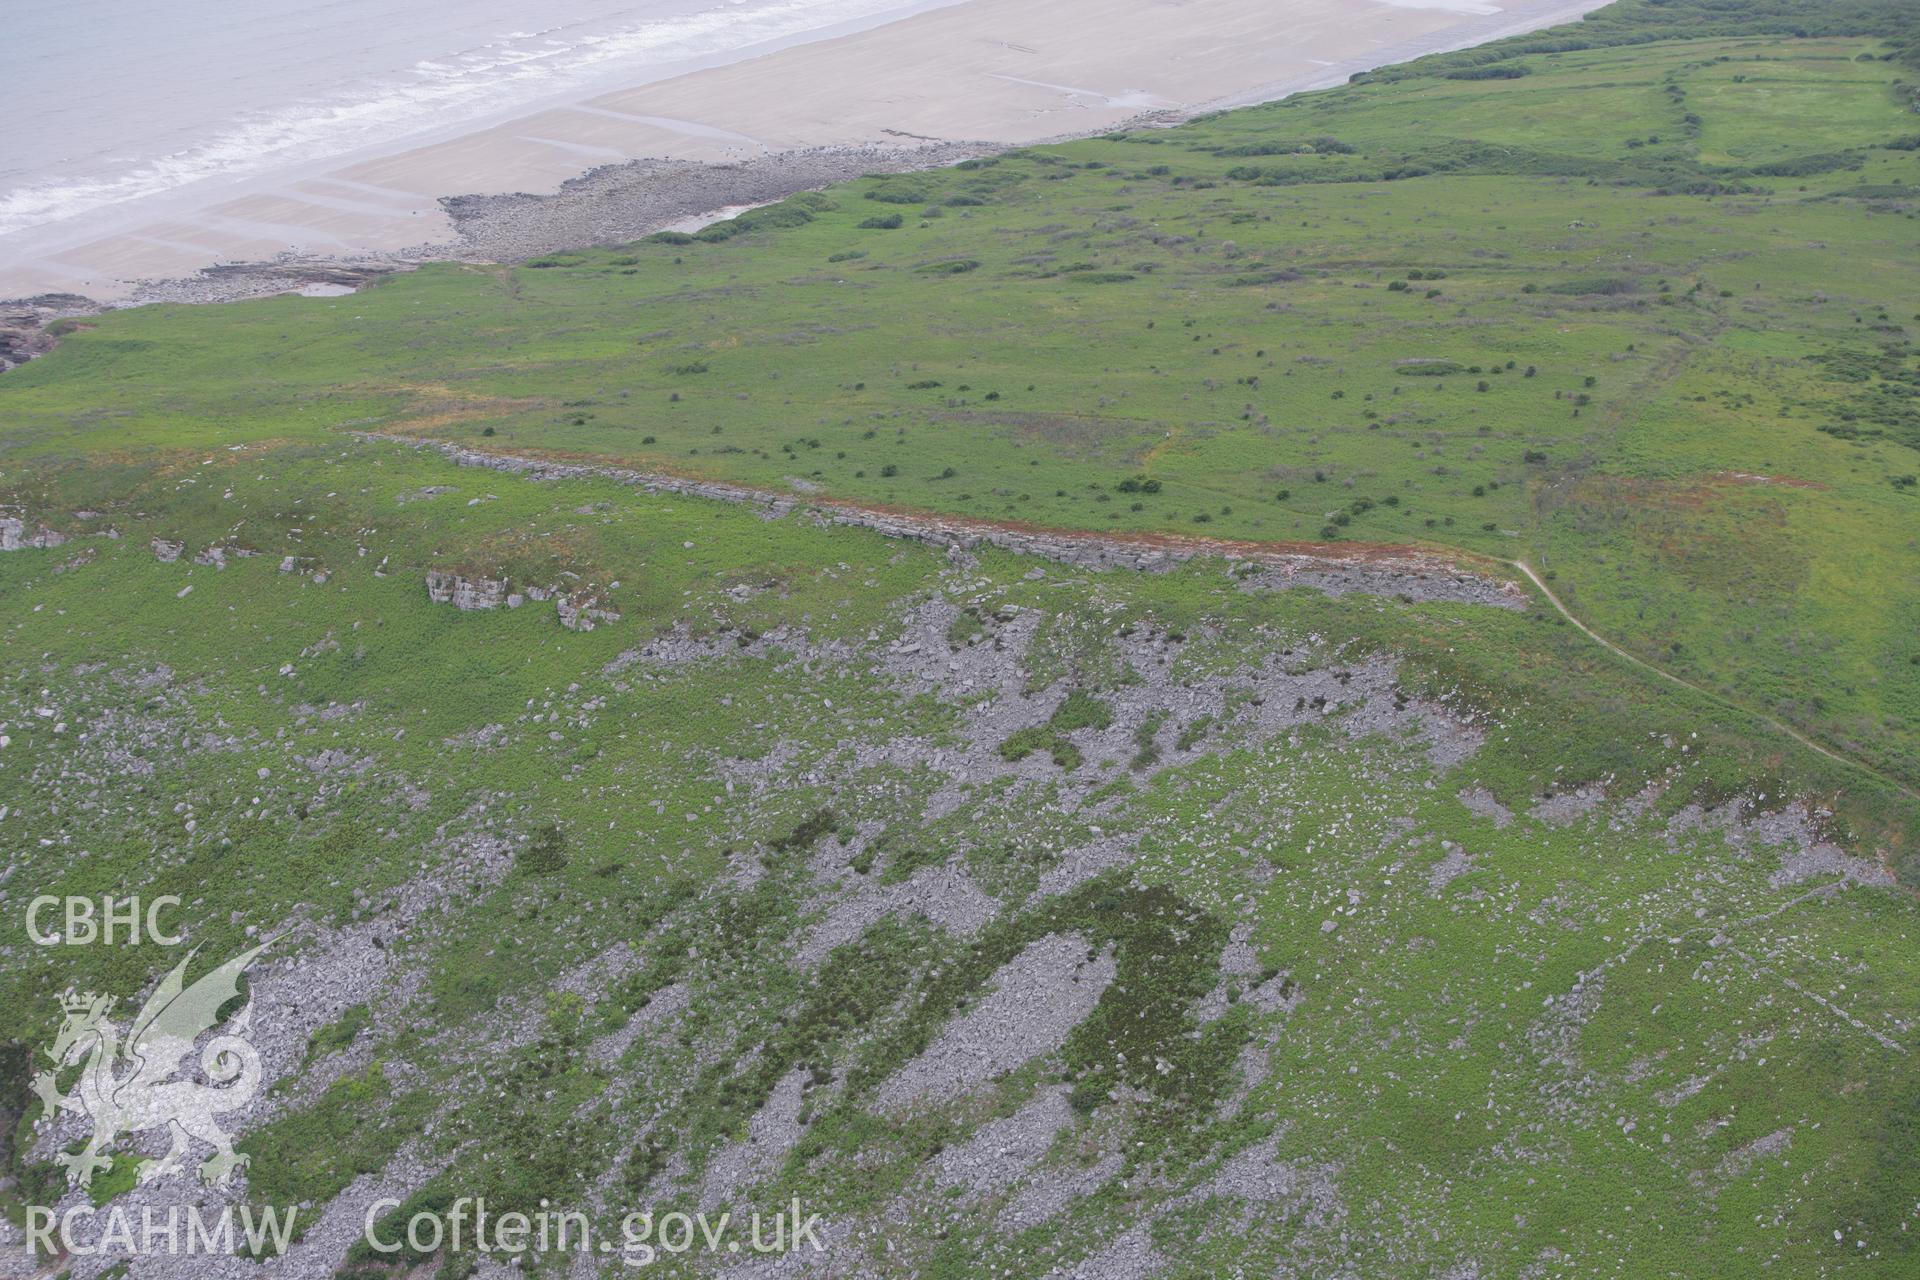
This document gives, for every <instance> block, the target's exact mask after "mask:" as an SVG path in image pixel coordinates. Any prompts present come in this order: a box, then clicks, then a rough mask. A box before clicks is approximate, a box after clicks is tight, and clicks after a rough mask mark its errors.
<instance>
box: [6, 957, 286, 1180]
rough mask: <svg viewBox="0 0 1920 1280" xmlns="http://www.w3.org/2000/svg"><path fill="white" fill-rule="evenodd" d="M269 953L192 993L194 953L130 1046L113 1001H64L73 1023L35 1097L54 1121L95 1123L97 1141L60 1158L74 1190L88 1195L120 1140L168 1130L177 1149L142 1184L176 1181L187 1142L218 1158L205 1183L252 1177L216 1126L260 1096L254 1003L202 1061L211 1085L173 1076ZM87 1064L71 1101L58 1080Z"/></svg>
mask: <svg viewBox="0 0 1920 1280" xmlns="http://www.w3.org/2000/svg"><path fill="white" fill-rule="evenodd" d="M264 947H265V944H264V943H263V944H262V945H261V946H258V947H255V948H254V949H253V950H251V951H248V952H246V953H245V954H243V955H241V956H238V957H236V958H235V959H232V960H229V961H227V963H225V964H223V965H221V966H220V967H219V968H218V969H215V970H214V971H213V972H212V973H209V974H207V975H206V976H204V977H202V978H200V979H199V980H198V981H196V982H195V983H194V984H193V985H192V986H190V987H189V986H186V985H185V977H186V970H187V963H188V961H190V960H192V959H193V953H191V952H190V953H188V955H187V958H186V959H185V960H182V961H181V962H180V963H179V964H177V965H175V966H174V967H173V971H172V972H171V973H169V974H168V975H167V976H166V977H165V978H164V979H163V980H162V981H161V983H160V985H159V986H158V987H157V988H155V990H154V993H153V994H152V995H151V996H149V997H147V1002H146V1004H144V1005H142V1006H141V1009H140V1013H139V1016H138V1017H136V1018H134V1020H133V1024H132V1025H131V1026H130V1027H129V1028H128V1030H127V1038H126V1042H125V1044H124V1045H123V1044H122V1043H121V1041H120V1032H119V1030H118V1029H117V1028H116V1027H115V1026H114V1025H113V1023H112V1021H111V1020H110V1019H109V1016H108V1015H109V1014H111V1013H112V1011H113V1006H114V1003H115V1001H114V997H112V996H101V995H95V994H93V993H92V992H87V993H84V994H76V993H75V992H73V991H72V990H69V991H67V992H66V993H65V994H64V995H62V996H61V997H60V1003H61V1007H62V1008H63V1009H65V1010H66V1015H67V1017H66V1021H65V1023H63V1024H62V1025H61V1027H60V1034H59V1035H57V1036H55V1037H54V1041H53V1047H52V1048H50V1049H48V1050H47V1057H49V1058H50V1059H52V1060H53V1063H54V1070H53V1071H42V1072H40V1073H39V1074H38V1075H36V1076H35V1077H34V1078H33V1091H34V1092H35V1093H37V1094H39V1095H40V1100H41V1102H43V1103H45V1104H46V1114H48V1115H50V1116H51V1115H53V1114H55V1113H56V1112H57V1111H73V1112H77V1113H79V1114H81V1115H85V1116H90V1117H91V1118H92V1120H93V1136H92V1137H91V1138H89V1139H88V1140H87V1144H86V1146H84V1147H82V1148H81V1149H80V1150H79V1151H77V1152H65V1151H63V1152H61V1153H60V1155H59V1157H58V1159H59V1162H60V1163H61V1164H62V1165H64V1166H66V1170H67V1178H68V1181H69V1182H71V1183H72V1184H73V1185H75V1186H79V1187H85V1186H89V1185H91V1184H92V1182H93V1175H94V1174H95V1173H96V1172H98V1171H99V1170H102V1169H105V1168H108V1167H110V1166H111V1165H112V1164H113V1158H112V1157H111V1156H108V1155H106V1154H104V1152H105V1151H106V1149H107V1148H108V1147H109V1146H111V1145H112V1144H113V1143H114V1142H115V1141H117V1140H118V1139H119V1137H120V1136H121V1135H122V1134H127V1133H137V1132H139V1131H141V1130H144V1129H158V1128H160V1127H162V1126H165V1127H166V1128H167V1129H169V1130H170V1131H171V1133H172V1136H173V1145H172V1146H171V1147H170V1148H168V1150H167V1154H166V1155H165V1156H164V1157H163V1158H161V1159H160V1160H158V1161H156V1162H153V1163H150V1164H147V1165H145V1166H143V1167H142V1168H141V1170H140V1181H141V1182H142V1183H148V1182H152V1181H153V1180H154V1179H156V1178H164V1177H167V1176H168V1175H170V1174H174V1173H177V1172H179V1171H180V1169H181V1167H182V1166H183V1165H184V1164H185V1162H186V1156H187V1150H188V1139H190V1138H198V1139H199V1140H200V1141H202V1142H204V1143H206V1144H207V1145H208V1146H211V1147H212V1148H213V1149H214V1154H213V1155H212V1156H211V1157H210V1158H209V1159H208V1160H207V1161H206V1162H205V1163H203V1164H202V1165H201V1166H200V1177H201V1179H202V1180H203V1181H205V1182H207V1183H210V1184H215V1185H221V1184H224V1183H226V1181H227V1180H228V1179H229V1178H231V1177H232V1176H233V1171H234V1170H235V1169H241V1168H245V1167H246V1164H247V1157H246V1156H245V1155H244V1154H240V1153H237V1152H235V1151H234V1149H233V1143H232V1142H231V1141H229V1140H228V1138H227V1135H226V1134H225V1133H223V1132H221V1130H220V1126H219V1125H218V1124H216V1123H215V1122H214V1116H216V1115H219V1114H221V1113H223V1112H228V1111H235V1110H238V1109H239V1108H241V1107H244V1106H246V1105H247V1103H248V1102H249V1101H250V1100H251V1099H252V1098H253V1094H254V1090H256V1089H257V1088H259V1086H260V1055H259V1053H258V1052H257V1051H255V1049H254V1047H253V1046H252V1045H251V1044H249V1043H247V1041H246V1039H245V1035H246V1032H247V1029H248V1027H249V1025H250V1024H251V1022H252V1016H253V1003H252V1001H251V1000H249V1001H248V1002H247V1004H246V1005H245V1006H244V1007H243V1008H242V1009H241V1010H240V1012H239V1013H238V1014H236V1015H235V1016H234V1017H233V1018H231V1019H229V1020H228V1023H227V1025H226V1027H225V1028H223V1029H222V1032H221V1034H219V1035H217V1036H214V1037H213V1038H212V1039H211V1040H209V1041H208V1042H207V1046H206V1048H205V1049H203V1050H202V1051H201V1053H200V1071H201V1074H202V1075H203V1076H205V1078H206V1080H207V1081H208V1083H205V1084H202V1083H199V1082H198V1081H194V1080H181V1079H176V1078H175V1076H176V1075H177V1073H178V1072H179V1071H180V1070H181V1067H182V1059H184V1058H185V1057H186V1056H187V1054H189V1053H190V1052H192V1050H193V1045H194V1042H195V1041H196V1040H198V1039H199V1038H200V1036H201V1034H202V1033H203V1032H205V1031H208V1030H210V1029H211V1028H212V1027H213V1025H214V1023H215V1021H216V1020H217V1019H218V1017H219V1012H220V1008H221V1006H222V1005H224V1004H226V1003H227V1002H228V1001H230V1000H232V999H233V998H234V997H235V996H237V995H239V994H240V975H241V974H242V973H243V972H245V970H246V967H247V965H248V964H249V963H251V962H252V960H253V958H254V957H255V956H257V955H259V954H260V952H261V951H262V950H263V949H264ZM196 950H197V948H196ZM82 1058H85V1059H86V1065H85V1066H83V1067H82V1068H81V1070H80V1077H79V1079H78V1081H76V1082H75V1085H74V1089H73V1092H72V1093H67V1094H63V1093H61V1092H60V1090H59V1086H58V1084H57V1083H56V1081H55V1072H57V1071H59V1070H60V1068H62V1067H66V1066H71V1065H72V1064H74V1063H76V1062H79V1061H80V1060H81V1059H82ZM128 1068H130V1069H128ZM116 1073H119V1074H116Z"/></svg>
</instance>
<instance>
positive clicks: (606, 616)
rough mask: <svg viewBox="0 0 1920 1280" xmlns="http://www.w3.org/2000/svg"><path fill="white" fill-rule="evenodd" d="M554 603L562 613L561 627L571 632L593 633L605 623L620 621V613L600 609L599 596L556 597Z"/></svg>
mask: <svg viewBox="0 0 1920 1280" xmlns="http://www.w3.org/2000/svg"><path fill="white" fill-rule="evenodd" d="M553 603H554V607H555V608H556V609H557V610H558V611H559V613H560V625H561V626H563V627H565V628H566V629H567V630H569V631H591V630H593V629H594V628H595V627H597V626H599V625H600V624H601V623H603V622H618V621H620V615H619V613H617V612H616V611H614V610H612V609H603V608H601V607H600V600H599V598H598V597H597V596H589V595H570V596H567V595H562V596H555V597H554V599H553Z"/></svg>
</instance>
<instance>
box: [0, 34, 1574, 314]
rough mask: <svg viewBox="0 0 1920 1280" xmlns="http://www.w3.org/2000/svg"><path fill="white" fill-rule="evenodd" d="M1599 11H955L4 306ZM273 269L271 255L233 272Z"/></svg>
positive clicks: (257, 185)
mask: <svg viewBox="0 0 1920 1280" xmlns="http://www.w3.org/2000/svg"><path fill="white" fill-rule="evenodd" d="M1598 7H1599V0H1497V4H1496V3H1495V0H1486V2H1482V0H1049V2H1047V3H1044V4H1037V3H1034V2H1033V0H959V2H958V3H948V4H943V5H936V6H934V7H927V8H923V9H921V10H919V11H914V12H910V13H909V15H908V16H905V17H900V18H898V19H897V20H893V21H887V22H883V23H881V24H880V25H875V26H871V27H868V28H865V29H861V30H855V31H851V32H844V33H842V34H837V35H831V36H829V37H828V38H823V39H817V40H813V41H811V42H803V43H796V44H789V45H788V46H787V47H782V48H777V49H773V50H771V51H761V52H758V53H757V54H755V55H754V56H746V57H743V58H741V59H740V60H737V61H734V62H731V63H728V64H726V65H720V66H709V67H705V68H702V69H699V70H694V71H691V72H687V73H684V74H671V75H667V76H665V77H664V78H660V79H655V80H653V81H651V82H649V83H642V84H636V85H633V86H631V87H628V88H623V89H618V90H615V91H612V92H603V93H598V94H594V95H591V96H588V97H584V98H580V99H578V100H568V101H564V102H556V103H552V104H549V105H546V106H543V107H542V108H540V109H538V110H534V111H531V112H522V113H521V114H517V115H515V116H513V117H512V118H509V119H502V120H492V121H485V122H476V123H475V125H474V127H472V128H470V129H467V130H466V131H464V132H461V133H458V134H457V135H455V136H449V137H437V138H432V139H429V140H426V141H423V142H419V143H418V144H417V145H410V146H405V147H403V148H402V149H399V150H389V151H387V152H386V153H383V154H373V155H355V156H347V157H337V158H335V159H334V160H332V161H329V162H327V163H325V164H321V165H315V166H309V167H307V168H305V169H302V170H295V171H290V172H282V173H276V174H273V175H271V176H269V177H265V178H259V179H255V180H252V181H248V182H238V183H228V184H225V185H221V184H216V183H211V182H209V183H205V184H199V185H197V186H194V187H188V188H183V189H182V190H180V191H178V192H176V193H173V194H171V195H169V196H167V197H164V198H155V199H152V200H148V201H145V202H133V203H130V204H129V205H127V206H125V207H122V208H117V209H114V210H102V211H99V212H98V213H97V214H93V215H89V216H87V217H84V218H76V219H71V220H69V221H66V222H57V223H50V224H47V225H45V226H42V227H36V228H30V229H28V230H26V231H22V232H18V233H15V234H13V235H10V236H6V237H4V238H0V298H28V297H32V296H36V295H44V294H53V293H63V294H78V295H82V296H84V297H86V298H89V299H92V300H95V301H97V302H101V303H108V304H113V303H121V304H124V303H126V302H135V301H148V300H161V299H179V300H214V299H218V298H224V297H235V296H245V295H248V294H253V293H261V292H274V291H279V290H283V289H286V288H289V287H295V286H297V285H298V284H300V283H301V282H303V281H305V280H309V279H311V280H319V281H325V280H327V279H328V278H329V277H328V275H327V272H326V271H325V270H323V269H319V268H320V266H322V265H324V264H329V263H331V264H344V265H346V266H349V267H351V266H354V265H362V266H368V267H376V268H378V267H389V266H391V265H393V264H397V263H405V262H408V261H418V260H422V259H424V258H431V257H464V258H477V259H486V260H513V259H515V258H519V257H525V256H529V255H532V254H538V253H542V252H548V251H551V250H553V249H556V248H562V247H567V246H569V245H578V244H587V243H603V242H615V241H621V240H628V239H632V238H635V237H637V236H639V235H642V234H645V233H646V232H648V231H651V230H655V229H658V228H660V227H663V226H666V225H669V224H673V223H676V222H680V221H682V220H685V219H688V218H690V217H694V216H696V215H699V214H701V213H703V212H706V211H710V210H715V209H720V208H723V207H726V206H732V205H740V204H749V203H756V202H759V201H762V200H769V199H777V198H779V197H781V196H783V195H786V194H790V193H791V192H793V191H797V190H802V189H805V188H808V187H814V186H821V185H825V184H826V183H829V182H833V181H836V180H838V179H840V178H844V177H850V176H853V175H855V174H858V173H862V172H869V171H873V170H876V169H900V168H910V167H915V166H919V165H927V164H940V163H950V162H951V161H953V160H955V159H959V158H961V157H963V156H964V155H968V154H977V153H979V152H982V151H987V150H991V149H993V148H996V147H1003V146H1010V145H1022V144H1027V143H1033V142H1040V141H1045V140H1050V139H1057V138H1063V137H1071V136H1076V135H1084V134H1089V133H1097V132H1102V131H1105V130H1109V129H1113V128H1116V127H1119V126H1121V125H1123V124H1128V123H1137V122H1140V121H1142V120H1143V119H1155V118H1158V119H1166V120H1172V119H1178V118H1180V117H1182V116H1184V115H1188V114H1192V113H1194V112H1197V111H1202V110H1207V109H1211V108H1215V107H1220V106H1227V105H1240V104H1245V103H1251V102H1256V101H1264V100H1269V99H1272V98H1277V97H1281V96H1284V95H1286V94H1288V93H1292V92H1297V91H1300V90H1303V89H1310V88H1316V87H1321V86H1325V85H1329V84H1336V83H1340V82H1342V81H1344V80H1345V79H1346V78H1347V77H1348V76H1350V75H1351V74H1353V73H1354V72H1357V71H1361V70H1366V69H1368V68H1371V67H1375V66H1380V65H1382V64H1386V63H1391V62H1399V61H1404V60H1406V59H1408V58H1412V57H1417V56H1419V55H1421V54H1424V53H1429V52H1435V51H1439V50H1444V49H1451V48H1459V47H1462V46H1466V45H1471V44H1477V43H1481V42H1483V41H1485V40H1489V39H1493V38H1497V37H1499V36H1502V35H1507V34H1513V33H1517V32H1520V31H1525V30H1531V29H1537V28H1539V27H1543V26H1550V25H1553V24H1555V23H1558V22H1564V21H1570V20H1573V19H1575V18H1577V17H1578V16H1579V15H1580V14H1582V13H1584V12H1587V11H1589V10H1592V9H1595V8H1598ZM583 175H584V176H583ZM455 197H464V198H463V199H455ZM263 263H264V264H278V265H277V267H275V268H274V269H270V270H265V271H260V270H250V269H239V268H237V267H236V265H235V264H263ZM216 266H219V267H223V268H224V269H223V270H220V271H217V272H214V273H212V274H208V275H202V274H200V273H202V272H203V271H204V270H205V269H207V268H210V267H216Z"/></svg>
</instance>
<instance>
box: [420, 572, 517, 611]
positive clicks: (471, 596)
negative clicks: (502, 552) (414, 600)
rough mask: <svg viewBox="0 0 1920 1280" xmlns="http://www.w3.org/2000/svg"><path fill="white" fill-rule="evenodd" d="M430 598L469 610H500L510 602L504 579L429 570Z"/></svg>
mask: <svg viewBox="0 0 1920 1280" xmlns="http://www.w3.org/2000/svg"><path fill="white" fill-rule="evenodd" d="M427 599H429V600H431V601H433V602H434V603H435V604H450V605H452V606H453V607H454V608H456V609H459V610H462V611H467V610H473V609H498V608H499V607H500V606H501V605H503V604H505V603H506V600H507V583H506V580H505V579H504V578H467V577H463V576H461V575H460V574H457V573H447V572H445V571H444V570H440V569H429V570H427Z"/></svg>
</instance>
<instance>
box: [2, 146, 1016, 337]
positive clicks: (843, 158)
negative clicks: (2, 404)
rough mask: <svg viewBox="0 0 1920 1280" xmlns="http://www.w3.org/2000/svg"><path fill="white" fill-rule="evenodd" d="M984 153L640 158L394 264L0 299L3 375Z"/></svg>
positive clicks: (363, 260)
mask: <svg viewBox="0 0 1920 1280" xmlns="http://www.w3.org/2000/svg"><path fill="white" fill-rule="evenodd" d="M993 149H994V148H993V146H992V145H991V144H988V143H979V144H961V143H938V144H933V145H925V146H919V145H916V146H901V147H884V148H882V147H818V148H812V149H808V150H804V151H784V152H775V153H773V154H770V155H765V156H757V157H754V158H752V159H749V160H742V161H739V162H737V163H732V164H703V163H700V162H698V161H691V160H663V159H641V160H630V161H626V162H624V163H620V164H610V165H602V166H600V167H599V168H596V169H592V170H589V171H588V172H586V173H583V174H581V175H580V176H579V177H577V178H571V179H569V180H568V181H566V182H565V183H563V184H562V185H561V187H560V189H559V190H558V191H555V192H553V193H552V194H550V195H532V194H528V193H525V192H516V193H508V194H501V195H460V196H447V197H444V198H442V199H441V201H440V205H441V207H442V208H443V209H445V210H446V212H447V215H448V217H450V218H451V219H452V221H453V225H454V229H455V232H456V238H454V239H452V240H436V241H428V242H425V243H422V244H418V245H414V246H412V247H410V248H407V249H402V250H399V251H397V252H394V253H387V254H364V255H350V256H342V257H312V256H301V255H288V256H286V257H282V258H276V259H273V260H271V261H267V262H247V263H229V264H222V265H219V266H214V267H208V268H206V269H205V270H203V271H200V272H198V273H196V274H194V275H191V276H183V277H179V278H177V279H165V280H151V281H145V282H143V283H142V284H141V285H140V287H139V288H138V289H136V290H135V291H134V292H133V293H132V294H131V295H129V296H128V297H127V298H125V299H123V300H120V301H117V302H113V303H102V302H98V301H95V300H94V299H91V298H86V297H82V296H80V295H78V294H47V295H43V296H40V297H34V298H20V299H11V300H0V371H4V370H6V369H9V368H12V367H13V366H15V365H18V364H23V363H25V362H26V361H27V360H30V359H32V358H33V357H35V356H38V355H42V354H44V353H45V352H46V351H48V350H51V349H52V347H53V343H54V338H55V336H56V335H54V334H51V333H49V332H48V326H49V325H51V324H53V323H54V322H55V321H57V320H62V319H70V318H72V317H76V316H86V315H93V314H97V313H99V312H102V311H107V310H114V309H118V308H120V307H138V306H147V305H149V304H153V303H193V304H199V303H214V302H238V301H242V300H245V299H248V298H264V297H271V296H273V295H276V294H282V293H293V292H300V291H303V290H313V291H320V292H334V291H339V292H347V291H350V290H352V289H355V288H358V287H359V286H360V285H362V284H365V283H367V282H368V281H370V280H373V279H377V278H379V277H381V276H385V275H390V274H393V273H394V272H399V271H410V270H412V269H413V268H415V267H417V266H419V265H420V264H421V263H425V262H447V261H452V262H490V263H494V262H497V263H514V262H524V261H526V260H527V259H529V258H537V257H539V256H541V255H542V254H548V253H558V252H561V251H564V250H568V249H584V248H592V247H595V246H602V245H618V244H626V243H629V242H631V241H634V240H638V239H640V238H641V237H643V236H646V235H650V234H651V233H653V232H655V231H659V230H661V229H663V228H665V227H669V226H672V225H674V224H676V223H680V222H685V221H689V220H693V219H698V218H701V217H702V216H704V215H710V214H715V213H718V212H719V211H721V210H724V209H729V208H734V207H738V206H742V205H756V204H766V203H769V202H771V201H775V200H783V199H785V198H786V197H788V196H790V195H794V194H796V193H797V192H801V191H811V190H816V189H818V188H821V187H827V186H831V185H833V184H834V183H837V182H844V181H846V180H848V179H850V178H857V177H859V176H860V175H861V174H865V173H900V172H905V171H907V170H911V169H926V168H936V167H938V166H941V165H947V164H953V163H955V162H956V161H959V160H963V159H966V158H967V157H969V156H974V155H981V154H984V153H986V152H989V151H991V150H993Z"/></svg>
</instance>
